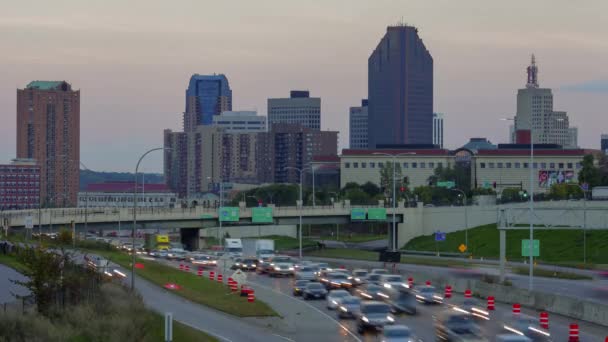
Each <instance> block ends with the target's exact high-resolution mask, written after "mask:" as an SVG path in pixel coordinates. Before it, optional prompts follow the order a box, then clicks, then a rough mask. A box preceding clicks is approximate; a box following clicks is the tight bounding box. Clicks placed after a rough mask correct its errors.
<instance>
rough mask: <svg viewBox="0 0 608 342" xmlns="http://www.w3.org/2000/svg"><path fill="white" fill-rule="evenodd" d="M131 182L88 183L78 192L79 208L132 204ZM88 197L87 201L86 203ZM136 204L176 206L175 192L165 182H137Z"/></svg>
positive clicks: (147, 206) (164, 206)
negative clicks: (83, 189)
mask: <svg viewBox="0 0 608 342" xmlns="http://www.w3.org/2000/svg"><path fill="white" fill-rule="evenodd" d="M133 188H134V183H133V182H106V183H94V184H89V185H88V186H87V188H86V191H80V192H79V193H78V207H80V208H85V207H87V206H88V207H89V208H117V207H118V208H124V207H127V208H128V207H132V206H133ZM87 197H88V203H87ZM136 197H137V206H138V207H145V208H173V207H177V206H179V205H178V201H177V194H175V193H174V192H171V190H169V188H168V187H167V185H166V184H155V183H151V184H141V183H138V184H137V196H136Z"/></svg>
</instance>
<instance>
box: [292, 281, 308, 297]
mask: <svg viewBox="0 0 608 342" xmlns="http://www.w3.org/2000/svg"><path fill="white" fill-rule="evenodd" d="M309 283H310V281H308V280H296V282H295V283H293V295H294V296H301V295H302V292H304V288H305V287H306V285H308V284H309Z"/></svg>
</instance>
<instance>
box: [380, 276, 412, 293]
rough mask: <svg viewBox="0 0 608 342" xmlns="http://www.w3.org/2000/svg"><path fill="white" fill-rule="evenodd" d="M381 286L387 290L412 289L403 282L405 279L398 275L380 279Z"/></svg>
mask: <svg viewBox="0 0 608 342" xmlns="http://www.w3.org/2000/svg"><path fill="white" fill-rule="evenodd" d="M379 282H380V285H382V286H384V287H386V288H389V289H390V288H404V289H409V288H410V287H409V286H408V284H407V283H406V282H404V281H403V277H401V276H400V275H398V274H383V275H381V276H380V279H379Z"/></svg>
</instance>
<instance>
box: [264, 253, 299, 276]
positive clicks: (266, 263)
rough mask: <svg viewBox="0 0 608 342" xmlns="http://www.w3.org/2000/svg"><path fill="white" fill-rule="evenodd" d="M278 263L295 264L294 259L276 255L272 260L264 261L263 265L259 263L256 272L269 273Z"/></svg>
mask: <svg viewBox="0 0 608 342" xmlns="http://www.w3.org/2000/svg"><path fill="white" fill-rule="evenodd" d="M277 263H291V264H293V259H292V258H291V257H289V256H286V255H275V256H273V257H272V258H268V260H266V261H263V262H262V263H258V267H257V269H256V271H257V272H258V273H269V272H270V271H271V270H272V268H273V267H274V265H275V264H277Z"/></svg>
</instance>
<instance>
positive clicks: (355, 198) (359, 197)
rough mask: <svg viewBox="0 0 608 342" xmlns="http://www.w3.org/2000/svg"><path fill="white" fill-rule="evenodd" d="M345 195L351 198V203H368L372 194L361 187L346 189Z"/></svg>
mask: <svg viewBox="0 0 608 342" xmlns="http://www.w3.org/2000/svg"><path fill="white" fill-rule="evenodd" d="M344 197H345V198H346V199H347V200H350V203H351V204H357V205H366V204H369V202H370V201H371V200H370V196H369V195H368V194H367V193H366V192H365V191H363V190H361V189H359V188H350V189H348V190H346V192H345V194H344Z"/></svg>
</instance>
